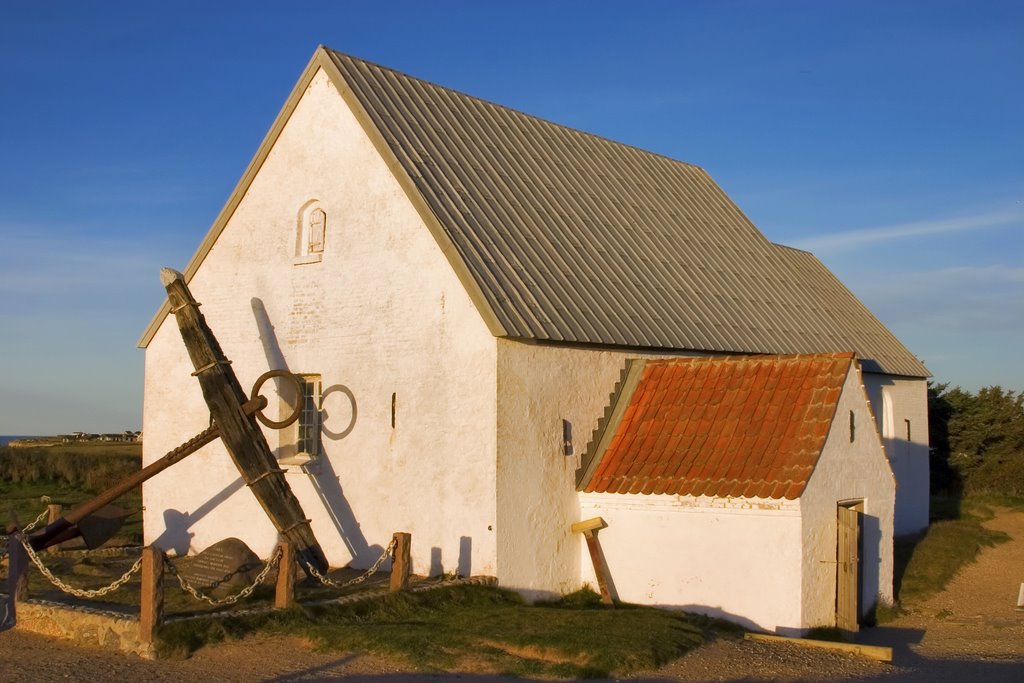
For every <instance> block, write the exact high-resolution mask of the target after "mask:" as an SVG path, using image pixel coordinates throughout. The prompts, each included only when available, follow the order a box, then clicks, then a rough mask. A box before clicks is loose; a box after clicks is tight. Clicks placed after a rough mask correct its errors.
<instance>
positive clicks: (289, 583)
mask: <svg viewBox="0 0 1024 683" xmlns="http://www.w3.org/2000/svg"><path fill="white" fill-rule="evenodd" d="M278 547H280V548H281V560H280V562H278V565H277V590H276V591H275V592H274V609H288V608H289V607H293V606H294V605H295V546H294V545H292V544H291V542H289V541H288V540H287V539H283V540H282V541H281V543H280V545H279V546H278Z"/></svg>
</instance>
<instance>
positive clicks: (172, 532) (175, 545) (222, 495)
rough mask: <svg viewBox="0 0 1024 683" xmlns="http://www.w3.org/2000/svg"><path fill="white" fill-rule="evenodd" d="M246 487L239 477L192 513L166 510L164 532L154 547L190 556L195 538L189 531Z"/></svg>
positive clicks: (158, 537)
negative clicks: (193, 538)
mask: <svg viewBox="0 0 1024 683" xmlns="http://www.w3.org/2000/svg"><path fill="white" fill-rule="evenodd" d="M244 486H245V482H244V481H242V478H241V477H239V478H238V479H235V480H234V481H233V482H231V483H230V484H228V485H227V486H225V487H224V488H223V489H221V490H220V492H218V493H217V494H215V495H214V496H212V497H211V498H210V499H209V500H207V501H206V502H205V503H203V504H202V505H200V506H199V507H197V508H196V509H195V510H193V511H192V512H182V511H180V510H175V509H173V508H171V509H168V510H164V531H163V533H161V534H160V535H159V536H157V538H156V540H155V541H153V543H154V545H156V546H157V547H158V548H163V549H164V550H165V551H166V550H173V551H174V553H175V554H176V555H179V556H182V555H186V554H188V551H189V548H190V547H191V546H192V537H193V536H195V534H193V533H192V532H191V531H189V529H191V528H192V525H194V524H195V523H196V522H198V521H199V520H201V519H202V518H203V517H205V516H206V515H208V514H209V513H210V512H211V511H213V509H214V508H216V507H217V506H218V505H220V504H221V503H223V502H224V501H225V500H227V499H228V498H230V497H231V496H232V495H233V494H234V493H235V492H236V491H238V490H240V489H241V488H242V487H244Z"/></svg>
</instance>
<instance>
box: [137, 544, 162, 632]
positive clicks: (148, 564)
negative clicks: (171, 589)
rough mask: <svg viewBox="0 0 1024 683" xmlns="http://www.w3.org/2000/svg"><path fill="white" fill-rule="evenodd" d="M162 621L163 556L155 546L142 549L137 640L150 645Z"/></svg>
mask: <svg viewBox="0 0 1024 683" xmlns="http://www.w3.org/2000/svg"><path fill="white" fill-rule="evenodd" d="M163 620H164V554H163V551H161V550H160V549H159V548H157V547H155V546H151V545H150V546H146V547H145V548H143V549H142V595H141V596H140V600H139V640H141V641H142V642H143V643H152V642H153V637H154V635H155V634H156V628H157V626H159V625H160V624H161V623H163Z"/></svg>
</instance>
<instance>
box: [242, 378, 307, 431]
mask: <svg viewBox="0 0 1024 683" xmlns="http://www.w3.org/2000/svg"><path fill="white" fill-rule="evenodd" d="M274 377H286V378H288V379H290V380H291V381H292V382H293V383H294V384H295V397H296V401H295V409H294V410H293V411H292V414H291V415H289V416H288V417H286V418H285V419H283V420H281V421H279V422H278V421H274V420H271V419H270V418H269V417H267V416H266V415H264V414H263V411H262V410H257V411H256V413H255V415H256V419H257V420H259V421H260V422H262V423H263V424H264V425H265V426H267V427H270V428H271V429H284V428H285V427H287V426H288V425H290V424H291V423H293V422H295V421H296V420H298V419H299V414H300V413H302V380H301V379H299V376H298V375H295V374H292V373H290V372H288V371H287V370H268V371H267V372H264V373H263V374H262V375H260V376H259V378H258V379H257V380H256V383H255V384H253V385H252V394H251V395H250V399H251V400H255V399H256V397H257V396H259V395H260V389H262V388H263V385H264V384H265V383H266V381H267V380H268V379H273V378H274Z"/></svg>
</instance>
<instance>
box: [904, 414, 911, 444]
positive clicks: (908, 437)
mask: <svg viewBox="0 0 1024 683" xmlns="http://www.w3.org/2000/svg"><path fill="white" fill-rule="evenodd" d="M903 424H905V425H907V441H910V420H908V419H906V418H904V419H903Z"/></svg>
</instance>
